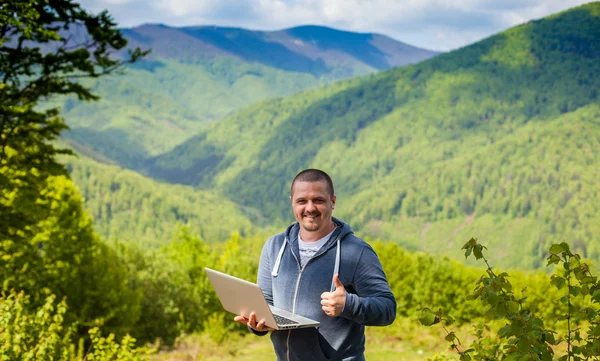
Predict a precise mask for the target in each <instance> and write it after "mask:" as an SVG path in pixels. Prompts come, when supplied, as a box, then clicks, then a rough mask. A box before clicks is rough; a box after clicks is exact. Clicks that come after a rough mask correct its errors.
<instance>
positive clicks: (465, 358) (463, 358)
mask: <svg viewBox="0 0 600 361" xmlns="http://www.w3.org/2000/svg"><path fill="white" fill-rule="evenodd" d="M459 360H460V361H471V356H469V354H468V353H464V352H463V353H462V355H460V359H459Z"/></svg>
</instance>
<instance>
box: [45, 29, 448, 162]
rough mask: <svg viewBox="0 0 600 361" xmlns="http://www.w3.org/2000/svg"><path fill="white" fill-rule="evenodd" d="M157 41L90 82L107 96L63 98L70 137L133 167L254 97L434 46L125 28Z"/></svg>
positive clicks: (320, 32) (363, 70)
mask: <svg viewBox="0 0 600 361" xmlns="http://www.w3.org/2000/svg"><path fill="white" fill-rule="evenodd" d="M122 33H123V35H124V36H125V37H126V38H127V39H128V41H129V46H130V47H137V46H139V47H141V48H142V49H151V50H152V51H151V53H150V54H149V55H148V56H147V57H146V58H145V59H144V60H141V61H139V62H138V63H135V64H132V65H130V66H128V67H127V68H126V69H125V70H124V72H123V74H120V75H118V76H110V77H103V78H101V79H98V80H86V81H84V84H85V85H88V86H90V87H91V88H92V89H93V91H94V93H95V94H98V95H99V96H100V97H101V100H100V101H97V102H93V103H82V102H80V101H78V100H77V99H64V100H61V101H60V102H57V103H55V104H54V105H57V106H61V108H62V114H63V115H64V117H65V119H66V121H67V124H68V125H69V126H70V127H71V130H70V132H65V133H64V135H65V136H66V137H67V138H69V139H71V140H73V141H75V142H77V143H79V144H82V145H85V146H86V147H89V148H90V149H92V150H93V151H95V152H97V153H100V154H102V155H103V156H105V157H107V158H109V159H112V160H113V161H115V162H117V163H118V164H121V165H123V166H126V167H129V168H136V167H139V166H140V165H141V164H142V163H143V161H144V160H145V159H147V158H149V157H152V156H156V155H159V154H161V153H164V152H166V151H169V150H171V149H172V148H173V147H175V146H176V145H179V144H181V143H182V142H184V141H185V140H187V139H188V138H189V137H191V136H192V135H194V134H196V133H197V132H198V131H199V130H201V129H203V128H204V127H206V126H207V125H209V124H211V123H213V122H215V121H217V120H218V119H221V118H222V117H224V116H226V115H228V114H230V113H231V112H233V111H235V110H238V109H241V108H243V107H244V106H247V105H249V104H252V103H255V102H257V101H260V100H263V99H267V98H272V97H278V96H282V95H289V94H292V93H296V92H298V91H301V90H303V89H309V88H316V87H318V86H321V85H324V84H328V83H331V82H333V81H335V80H338V79H342V78H347V77H352V76H358V75H365V74H368V73H372V72H375V71H379V70H382V69H389V68H390V67H394V66H401V65H406V64H409V63H415V62H418V61H420V60H423V59H427V58H430V57H432V56H434V55H436V54H437V53H436V52H433V51H428V50H424V49H420V48H416V47H412V46H409V45H406V44H403V43H401V42H398V41H395V40H393V39H391V38H388V37H386V36H383V35H377V34H358V33H351V32H345V31H340V30H335V29H330V28H324V27H318V26H304V27H298V28H292V29H286V30H280V31H271V32H265V31H251V30H244V29H233V28H220V27H215V26H204V27H183V28H173V27H168V26H164V25H143V26H140V27H136V28H133V29H123V30H122Z"/></svg>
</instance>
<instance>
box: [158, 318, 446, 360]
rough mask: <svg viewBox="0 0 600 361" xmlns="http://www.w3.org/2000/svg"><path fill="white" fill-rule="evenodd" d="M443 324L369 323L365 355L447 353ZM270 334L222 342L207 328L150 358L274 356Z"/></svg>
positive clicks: (383, 357)
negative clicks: (375, 324) (205, 330)
mask: <svg viewBox="0 0 600 361" xmlns="http://www.w3.org/2000/svg"><path fill="white" fill-rule="evenodd" d="M444 336H445V335H444V333H443V331H442V330H441V328H439V327H424V326H421V325H420V324H419V323H418V321H415V320H409V319H397V320H396V322H394V324H392V325H390V326H387V327H368V328H367V345H366V352H365V356H366V358H367V359H368V360H369V361H384V360H395V361H416V360H425V359H426V358H427V357H431V356H433V355H435V354H447V355H451V353H450V352H447V351H446V350H447V342H446V341H444ZM274 359H275V354H274V352H273V346H272V344H271V340H270V339H269V337H268V336H267V337H257V336H254V335H250V334H248V335H239V334H236V333H231V334H228V335H227V337H226V339H225V340H224V341H223V342H221V343H219V342H218V341H216V340H214V339H213V338H211V335H210V334H209V333H207V332H204V333H201V334H194V335H187V336H184V337H182V338H181V339H179V340H178V341H177V343H176V345H175V347H174V348H173V349H171V350H163V351H161V352H159V353H157V354H155V355H152V356H151V357H150V361H197V360H205V361H213V360H214V361H217V360H223V361H229V360H231V361H233V360H236V361H250V360H274Z"/></svg>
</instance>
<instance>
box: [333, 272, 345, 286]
mask: <svg viewBox="0 0 600 361" xmlns="http://www.w3.org/2000/svg"><path fill="white" fill-rule="evenodd" d="M333 284H334V285H335V288H336V289H339V288H340V287H341V288H342V289H343V288H344V285H343V284H342V282H340V276H339V274H337V273H336V274H335V275H334V276H333Z"/></svg>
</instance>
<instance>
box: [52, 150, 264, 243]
mask: <svg viewBox="0 0 600 361" xmlns="http://www.w3.org/2000/svg"><path fill="white" fill-rule="evenodd" d="M63 161H64V162H65V163H66V165H67V169H68V170H69V172H70V174H71V178H72V180H73V183H75V185H76V187H77V188H78V190H79V192H80V193H81V196H82V197H83V198H84V204H85V208H86V209H87V210H88V212H89V214H90V216H91V217H92V219H93V222H94V230H95V231H96V232H98V233H99V234H100V235H102V236H103V238H104V239H118V240H120V241H127V242H133V243H135V244H137V245H141V246H158V245H161V244H166V243H168V242H169V241H170V240H171V238H172V237H173V235H174V234H175V231H176V230H177V229H178V227H179V226H181V225H186V226H188V227H189V228H190V230H191V231H192V233H193V234H194V235H197V236H199V237H201V238H202V239H203V240H206V241H207V242H209V243H212V242H222V241H224V240H226V239H228V238H229V237H231V235H232V234H233V233H238V234H241V235H244V234H248V233H252V234H254V233H256V232H257V230H258V229H259V228H258V227H260V226H262V225H263V224H264V222H263V221H262V220H261V216H260V215H259V214H258V213H257V212H255V211H253V210H252V209H250V208H244V209H242V208H240V207H239V206H237V205H236V204H234V203H233V202H231V201H229V200H227V199H226V198H225V197H223V196H221V195H219V194H218V193H217V192H214V191H199V190H194V189H193V188H192V187H189V186H182V185H171V184H166V183H160V182H157V181H154V180H151V179H147V178H145V177H143V176H141V175H139V174H137V173H135V172H133V171H130V170H126V169H122V168H120V167H118V166H115V165H107V164H102V163H99V162H96V161H94V160H92V159H90V158H87V157H83V156H82V157H79V158H75V157H68V158H66V157H65V158H63Z"/></svg>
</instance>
